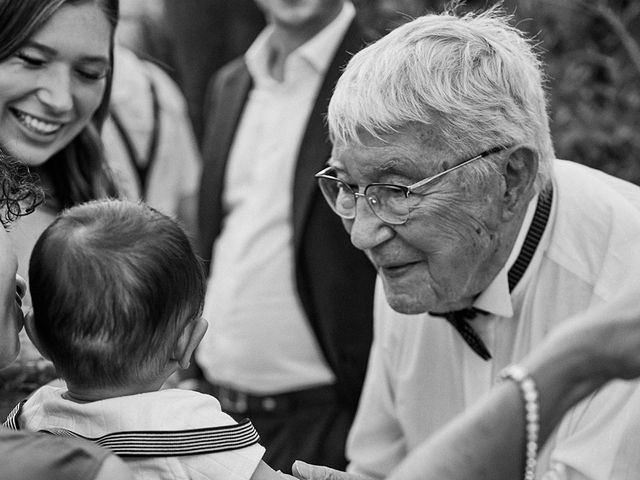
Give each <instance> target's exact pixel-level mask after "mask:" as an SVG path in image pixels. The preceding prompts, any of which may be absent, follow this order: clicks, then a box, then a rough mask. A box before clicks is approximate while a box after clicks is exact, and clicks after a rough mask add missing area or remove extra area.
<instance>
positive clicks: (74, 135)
mask: <svg viewBox="0 0 640 480" xmlns="http://www.w3.org/2000/svg"><path fill="white" fill-rule="evenodd" d="M117 20H118V0H0V149H3V150H5V151H6V152H8V153H9V154H11V156H12V157H13V158H16V159H17V160H19V161H20V162H22V163H23V164H25V165H26V166H28V167H29V169H30V170H31V171H32V172H33V173H36V178H37V179H38V183H39V186H41V187H42V188H43V190H44V192H45V198H44V202H43V203H42V204H41V205H40V206H38V208H37V209H36V210H35V212H34V213H33V214H32V215H29V216H27V217H24V218H21V219H20V221H18V222H15V223H13V224H12V225H11V229H10V231H9V236H10V239H11V242H12V244H13V248H14V251H15V254H16V256H17V258H18V263H19V265H18V273H19V274H20V275H22V276H23V277H25V278H26V276H27V275H26V273H27V272H26V270H27V267H28V263H29V262H28V261H29V257H30V255H31V250H32V248H33V245H34V244H35V242H36V240H37V238H38V237H39V235H40V233H41V232H42V231H43V230H44V229H45V228H46V227H47V226H48V225H49V224H50V223H51V222H52V221H53V219H54V218H55V216H56V215H57V213H58V212H59V211H61V210H62V209H63V208H65V207H70V206H73V205H76V204H78V203H81V202H84V201H88V200H92V199H97V198H103V197H114V196H118V190H117V188H116V186H115V182H114V180H113V177H112V175H111V173H110V170H109V169H108V167H107V163H106V160H105V158H104V153H103V146H102V142H101V140H100V129H101V126H102V123H103V121H104V119H105V117H106V116H107V113H108V106H109V100H110V92H111V82H112V65H113V53H112V51H113V35H114V30H115V27H116V24H117ZM30 303H31V299H30V296H29V295H28V294H27V295H26V296H25V298H24V305H25V306H27V307H28V306H29V305H30ZM21 343H22V352H21V354H20V357H19V359H18V362H17V363H16V364H14V365H15V368H13V370H14V373H13V374H12V377H11V378H3V379H2V380H3V383H4V384H5V386H6V385H13V386H14V387H17V388H16V389H17V390H20V391H21V392H23V393H29V392H30V391H31V390H32V389H33V388H35V387H37V386H38V385H39V384H40V383H42V382H43V381H47V380H49V379H50V378H51V376H52V375H53V369H52V367H51V365H50V364H49V363H48V362H45V361H43V360H42V359H41V357H40V355H38V354H37V352H36V351H35V348H33V346H32V345H31V344H30V342H29V341H28V340H27V339H26V336H22V337H21ZM1 407H2V405H1V404H0V409H1Z"/></svg>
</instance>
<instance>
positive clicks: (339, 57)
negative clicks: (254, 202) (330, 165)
mask: <svg viewBox="0 0 640 480" xmlns="http://www.w3.org/2000/svg"><path fill="white" fill-rule="evenodd" d="M362 44H363V36H362V33H361V30H360V27H359V26H358V24H357V22H356V21H355V20H354V21H353V22H352V23H351V25H350V26H349V28H348V29H347V32H346V34H345V36H344V38H343V40H342V43H341V44H340V46H339V47H338V50H337V51H336V55H335V56H334V58H333V60H332V62H331V65H330V66H329V69H328V70H327V73H326V75H325V78H324V81H323V82H322V86H321V87H320V91H319V93H318V96H317V98H316V103H315V104H314V106H313V110H312V112H311V116H310V117H309V123H308V125H307V129H306V131H305V134H304V137H303V139H302V142H301V144H300V151H299V153H298V161H297V163H296V170H295V176H294V183H293V207H292V208H293V242H294V243H293V244H294V248H295V249H296V250H297V249H298V247H299V245H300V240H301V237H302V232H303V230H304V224H305V220H306V218H307V213H308V211H309V208H310V206H311V202H312V200H313V198H314V197H315V196H316V195H320V192H319V190H318V188H317V186H316V179H315V178H314V177H313V175H314V174H315V173H317V172H318V171H319V170H321V169H322V167H323V165H324V164H325V163H326V161H327V160H328V159H329V156H330V155H331V142H330V141H329V131H328V129H327V126H326V120H325V116H326V113H327V107H328V106H329V100H330V99H331V94H332V92H333V89H334V87H335V84H336V82H337V81H338V78H339V77H340V74H341V73H342V68H343V67H344V66H345V65H346V64H347V62H348V61H349V59H350V58H351V55H352V54H354V53H356V52H357V51H358V50H359V49H360V48H361V47H362Z"/></svg>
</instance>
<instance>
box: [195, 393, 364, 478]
mask: <svg viewBox="0 0 640 480" xmlns="http://www.w3.org/2000/svg"><path fill="white" fill-rule="evenodd" d="M202 383H203V384H204V385H202V386H201V388H200V390H201V391H203V392H205V393H209V394H211V395H213V396H215V397H217V398H218V400H220V402H221V404H222V409H223V410H224V411H225V412H226V413H228V414H229V415H231V416H232V417H233V418H234V419H235V420H237V421H240V420H242V419H244V418H249V419H250V420H251V422H252V423H253V426H254V427H255V428H256V430H257V431H258V434H259V435H260V444H261V445H263V446H264V447H265V448H266V452H265V455H264V457H263V459H264V461H265V462H266V463H267V464H269V465H270V466H271V467H272V468H273V469H275V470H281V471H282V472H285V473H288V474H290V473H291V465H292V464H293V462H294V461H295V460H303V461H305V462H307V463H313V464H318V465H326V466H329V467H332V468H336V469H340V470H344V469H345V467H346V464H347V462H346V459H345V443H346V439H347V435H348V433H349V429H350V428H351V423H352V422H353V416H354V415H353V412H351V411H350V410H349V409H347V408H346V407H344V406H343V405H342V404H341V403H340V402H339V400H338V398H337V395H331V396H329V397H330V398H327V396H326V395H315V390H316V389H310V390H307V391H301V392H291V393H286V394H283V395H273V396H269V397H255V396H250V398H249V401H248V402H247V403H248V406H247V407H246V410H245V409H244V408H243V409H242V410H243V411H233V410H234V408H233V402H232V405H229V404H228V403H227V402H225V401H223V399H222V398H220V397H219V395H220V394H221V393H222V392H220V391H219V390H218V388H217V387H215V386H212V385H210V384H208V383H207V382H202ZM321 388H323V389H326V388H331V387H321ZM224 393H227V392H224ZM220 396H222V395H220ZM261 399H269V401H270V399H275V400H274V402H272V403H273V404H276V405H277V406H276V407H275V408H271V409H263V408H256V406H258V407H259V406H260V405H262V404H263V403H265V402H264V401H262V400H261ZM281 399H282V401H281ZM290 400H291V401H290ZM269 401H267V403H266V404H267V405H269ZM242 405H243V407H244V406H245V402H243V403H242ZM270 406H272V405H270Z"/></svg>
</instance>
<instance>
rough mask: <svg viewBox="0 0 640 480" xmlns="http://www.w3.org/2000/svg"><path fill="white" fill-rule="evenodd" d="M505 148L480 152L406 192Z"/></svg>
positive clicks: (421, 181) (414, 185)
mask: <svg viewBox="0 0 640 480" xmlns="http://www.w3.org/2000/svg"><path fill="white" fill-rule="evenodd" d="M504 149H505V147H496V148H492V149H491V150H487V151H486V152H482V153H480V154H478V155H476V156H475V157H472V158H470V159H469V160H465V161H464V162H462V163H461V164H459V165H456V166H455V167H451V168H449V169H447V170H445V171H444V172H440V173H438V174H436V175H434V176H433V177H429V178H425V179H424V180H420V181H419V182H417V183H414V184H413V185H411V186H409V187H408V189H407V190H408V191H409V192H413V191H415V190H417V189H419V188H420V187H424V186H425V185H427V184H428V183H431V182H433V181H435V180H437V179H439V178H440V177H442V176H443V175H446V174H447V173H451V172H453V171H455V170H457V169H459V168H462V167H464V166H465V165H467V164H469V163H471V162H475V161H476V160H480V159H481V158H484V157H486V156H489V155H492V154H494V153H497V152H499V151H501V150H504Z"/></svg>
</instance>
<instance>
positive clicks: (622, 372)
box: [294, 291, 640, 480]
mask: <svg viewBox="0 0 640 480" xmlns="http://www.w3.org/2000/svg"><path fill="white" fill-rule="evenodd" d="M638 298H639V296H638V292H637V291H629V292H626V293H625V294H623V295H621V296H620V297H619V298H618V299H617V301H615V302H612V303H610V304H607V305H603V306H601V307H599V308H594V309H591V310H590V311H588V312H586V313H584V314H581V315H579V316H577V317H576V318H575V319H573V320H571V321H568V322H566V323H564V324H563V325H561V326H560V327H559V328H557V329H556V330H554V332H552V334H551V335H550V336H549V337H548V338H547V339H546V340H545V341H544V343H543V344H542V345H541V346H540V347H538V348H536V349H535V350H534V351H533V352H532V353H531V354H529V355H528V356H527V357H526V358H525V359H524V360H523V362H521V364H522V365H523V366H524V367H525V368H526V369H527V370H528V371H529V372H530V373H531V376H532V377H533V379H534V380H535V382H536V384H537V388H538V391H539V392H540V412H539V413H540V432H539V441H540V445H542V444H543V443H544V441H545V440H546V439H547V438H548V436H549V434H550V433H551V432H552V431H553V429H554V427H555V426H556V424H557V423H558V422H559V421H560V420H561V418H562V417H563V415H564V414H565V413H566V412H567V410H568V409H569V408H571V407H572V406H573V405H574V404H576V403H577V402H579V401H580V400H581V399H583V398H584V397H585V396H587V395H588V394H590V393H591V392H593V391H595V390H596V389H597V388H599V387H601V386H602V385H604V384H605V383H606V382H608V381H610V380H612V379H614V378H622V379H630V378H634V377H637V376H639V375H640V300H639V299H638ZM524 443H525V420H524V407H523V401H522V398H521V394H520V390H519V388H518V386H517V385H516V384H515V383H513V382H510V381H508V382H504V383H502V384H500V385H497V386H496V388H495V389H493V390H492V391H491V392H490V393H489V394H488V395H487V396H486V397H485V398H484V399H483V400H481V401H480V402H479V403H478V404H476V405H475V406H474V407H473V408H472V409H470V410H468V411H467V412H465V414H463V415H462V416H460V417H458V418H457V419H456V420H454V421H453V422H451V423H450V424H448V425H447V426H446V427H445V428H443V429H442V430H440V431H439V432H438V433H436V434H435V435H433V436H432V437H431V438H430V439H429V440H428V441H426V442H425V443H423V444H422V445H421V446H420V447H418V448H416V449H415V450H413V451H412V452H411V454H410V455H409V456H408V457H407V458H406V459H405V460H404V461H403V462H402V463H401V464H400V465H399V466H398V468H397V469H396V470H395V471H394V472H393V473H392V474H391V476H390V479H394V480H395V479H398V480H399V479H402V480H408V479H413V478H416V479H418V478H420V479H437V480H445V479H446V480H456V479H464V480H467V479H469V478H473V479H475V480H484V479H486V480H489V479H491V480H501V479H505V480H513V479H514V478H521V477H522V475H523V472H524ZM294 474H295V475H296V476H297V477H298V478H303V479H309V480H357V479H358V478H360V477H357V476H355V475H352V474H347V473H344V472H339V471H336V470H332V469H328V468H326V467H317V466H310V465H306V464H303V463H302V462H296V464H294Z"/></svg>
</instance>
